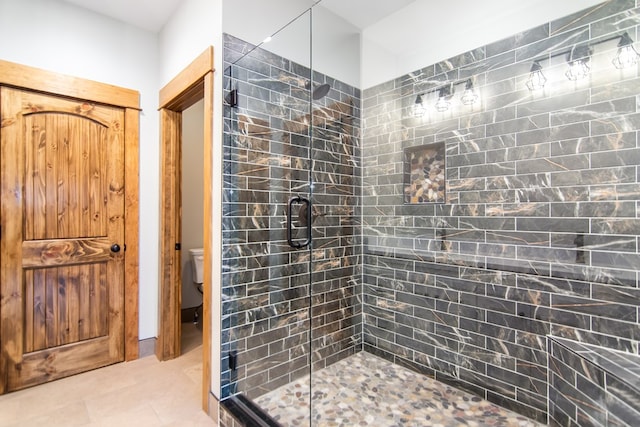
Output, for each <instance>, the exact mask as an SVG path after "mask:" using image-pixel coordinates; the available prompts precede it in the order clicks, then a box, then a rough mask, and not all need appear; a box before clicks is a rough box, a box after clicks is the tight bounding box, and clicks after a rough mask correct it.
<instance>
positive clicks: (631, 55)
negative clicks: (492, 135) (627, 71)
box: [526, 33, 640, 91]
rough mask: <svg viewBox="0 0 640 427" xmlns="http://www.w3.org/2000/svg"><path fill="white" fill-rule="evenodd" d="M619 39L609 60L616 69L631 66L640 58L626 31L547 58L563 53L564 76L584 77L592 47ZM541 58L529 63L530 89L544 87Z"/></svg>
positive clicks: (544, 80)
mask: <svg viewBox="0 0 640 427" xmlns="http://www.w3.org/2000/svg"><path fill="white" fill-rule="evenodd" d="M616 39H619V41H618V52H617V54H616V56H615V58H613V60H612V61H611V62H612V63H613V65H614V67H616V68H618V69H622V68H627V67H632V66H634V65H636V64H637V63H638V58H640V54H638V51H637V50H636V49H635V48H634V47H633V39H632V38H631V37H630V36H629V34H627V33H623V34H619V35H616V36H613V37H609V38H607V39H604V40H598V41H596V42H593V43H591V44H581V45H577V46H574V47H572V48H571V49H570V50H568V51H563V52H558V53H556V54H553V55H550V56H549V57H548V58H545V59H551V58H555V57H557V56H561V55H564V56H565V57H566V60H567V63H568V64H569V69H568V70H567V72H566V73H565V76H566V77H567V78H568V79H569V80H572V81H576V80H580V79H584V78H585V77H587V76H588V75H589V72H590V71H591V66H590V64H589V63H590V61H591V55H593V49H592V48H593V47H594V46H595V45H599V44H602V43H606V42H610V41H612V40H616ZM541 61H543V59H541V58H539V59H535V60H534V61H533V64H532V65H531V70H530V73H529V78H528V79H527V82H526V85H527V88H528V89H529V90H530V91H534V90H538V89H542V88H544V85H545V84H546V83H547V78H546V77H545V76H544V74H543V73H542V65H541V64H540V62H541Z"/></svg>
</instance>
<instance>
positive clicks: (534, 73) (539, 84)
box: [527, 61, 547, 91]
mask: <svg viewBox="0 0 640 427" xmlns="http://www.w3.org/2000/svg"><path fill="white" fill-rule="evenodd" d="M546 82H547V78H546V77H545V76H544V74H543V73H542V65H540V61H535V62H534V63H533V64H531V71H530V74H529V79H528V80H527V87H528V88H529V90H531V91H534V90H538V89H542V88H544V84H545V83H546Z"/></svg>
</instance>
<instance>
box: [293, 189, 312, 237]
mask: <svg viewBox="0 0 640 427" xmlns="http://www.w3.org/2000/svg"><path fill="white" fill-rule="evenodd" d="M294 204H302V205H305V207H306V224H305V225H306V227H307V240H305V241H304V242H294V241H293V219H292V218H293V205H294ZM300 209H302V208H300ZM287 241H288V242H289V246H291V247H292V248H296V249H300V248H304V247H305V246H309V244H310V243H311V202H310V201H309V199H307V198H304V197H302V196H295V197H292V198H290V199H289V202H288V203H287Z"/></svg>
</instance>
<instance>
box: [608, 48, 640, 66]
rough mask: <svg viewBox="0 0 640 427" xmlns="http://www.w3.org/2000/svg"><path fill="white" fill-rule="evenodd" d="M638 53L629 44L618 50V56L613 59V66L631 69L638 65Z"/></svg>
mask: <svg viewBox="0 0 640 427" xmlns="http://www.w3.org/2000/svg"><path fill="white" fill-rule="evenodd" d="M639 56H640V55H638V52H636V50H635V49H634V48H633V45H631V44H629V45H626V46H621V47H619V48H618V54H617V55H616V57H615V58H613V61H611V62H612V63H613V66H614V67H616V68H618V69H622V68H628V67H633V66H634V65H636V64H637V63H638V57H639Z"/></svg>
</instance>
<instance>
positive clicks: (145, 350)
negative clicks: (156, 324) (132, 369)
mask: <svg viewBox="0 0 640 427" xmlns="http://www.w3.org/2000/svg"><path fill="white" fill-rule="evenodd" d="M157 340H158V339H157V338H156V337H152V338H147V339H144V340H140V341H138V357H139V358H143V357H147V356H151V355H154V354H156V341H157Z"/></svg>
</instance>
